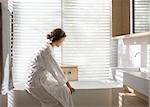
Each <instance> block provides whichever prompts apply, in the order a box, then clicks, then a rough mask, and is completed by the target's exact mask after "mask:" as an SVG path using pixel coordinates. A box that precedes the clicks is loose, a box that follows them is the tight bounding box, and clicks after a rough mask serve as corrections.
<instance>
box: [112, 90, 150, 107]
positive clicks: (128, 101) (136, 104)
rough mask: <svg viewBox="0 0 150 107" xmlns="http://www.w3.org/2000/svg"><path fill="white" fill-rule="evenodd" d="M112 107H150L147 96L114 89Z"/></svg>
mask: <svg viewBox="0 0 150 107" xmlns="http://www.w3.org/2000/svg"><path fill="white" fill-rule="evenodd" d="M112 93H113V94H112V107H149V104H148V98H147V97H146V96H143V95H140V96H141V97H139V95H137V94H135V93H131V92H128V91H126V90H124V89H121V88H120V89H119V88H118V89H113V91H112Z"/></svg>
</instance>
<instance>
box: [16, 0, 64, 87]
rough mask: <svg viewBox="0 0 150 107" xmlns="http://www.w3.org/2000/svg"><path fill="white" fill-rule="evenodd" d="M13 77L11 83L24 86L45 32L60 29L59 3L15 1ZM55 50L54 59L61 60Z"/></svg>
mask: <svg viewBox="0 0 150 107" xmlns="http://www.w3.org/2000/svg"><path fill="white" fill-rule="evenodd" d="M13 11H14V24H13V27H14V40H13V41H14V44H13V45H14V46H13V52H14V55H13V57H14V58H13V78H14V83H15V84H18V83H24V81H25V79H26V78H25V77H26V73H27V70H28V64H29V62H30V60H31V58H32V57H33V56H34V54H35V53H36V51H37V50H39V48H40V47H41V46H42V45H43V44H44V43H45V40H46V35H47V33H48V31H51V30H52V29H54V28H56V27H61V1H60V0H44V1H41V0H36V1H35V0H25V1H23V0H21V1H19V0H15V1H14V2H13ZM59 50H60V49H57V51H56V52H57V54H56V55H57V58H59V57H60V52H59Z"/></svg>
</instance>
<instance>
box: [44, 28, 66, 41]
mask: <svg viewBox="0 0 150 107" xmlns="http://www.w3.org/2000/svg"><path fill="white" fill-rule="evenodd" d="M63 37H66V34H65V32H64V31H63V30H62V29H61V28H56V29H54V30H53V31H52V32H51V33H50V34H47V39H49V40H50V41H52V42H55V41H57V40H60V39H61V38H63Z"/></svg>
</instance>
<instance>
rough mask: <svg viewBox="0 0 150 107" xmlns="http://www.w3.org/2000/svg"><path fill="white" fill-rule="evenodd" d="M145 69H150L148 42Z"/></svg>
mask: <svg viewBox="0 0 150 107" xmlns="http://www.w3.org/2000/svg"><path fill="white" fill-rule="evenodd" d="M146 67H147V69H149V70H150V44H148V45H147V63H146Z"/></svg>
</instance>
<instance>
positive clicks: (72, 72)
mask: <svg viewBox="0 0 150 107" xmlns="http://www.w3.org/2000/svg"><path fill="white" fill-rule="evenodd" d="M61 68H62V70H63V71H64V73H65V75H66V77H67V78H68V80H71V81H77V80H78V66H76V65H61Z"/></svg>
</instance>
